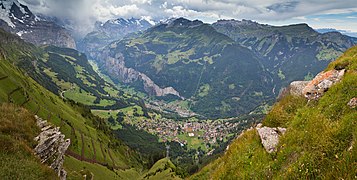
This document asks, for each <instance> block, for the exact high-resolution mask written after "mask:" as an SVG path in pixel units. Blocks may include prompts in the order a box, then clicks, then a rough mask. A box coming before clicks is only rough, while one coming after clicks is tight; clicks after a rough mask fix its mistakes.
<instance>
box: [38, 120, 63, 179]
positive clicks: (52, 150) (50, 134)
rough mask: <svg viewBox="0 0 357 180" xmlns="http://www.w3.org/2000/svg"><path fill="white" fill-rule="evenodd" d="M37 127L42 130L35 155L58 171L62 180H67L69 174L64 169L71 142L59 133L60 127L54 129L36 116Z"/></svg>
mask: <svg viewBox="0 0 357 180" xmlns="http://www.w3.org/2000/svg"><path fill="white" fill-rule="evenodd" d="M36 119H37V125H38V127H40V128H41V133H40V134H39V135H38V136H37V137H36V138H35V140H36V141H37V142H38V145H37V146H36V147H35V149H34V150H35V153H36V155H37V156H38V157H40V159H41V162H42V163H46V164H48V165H49V166H50V167H51V168H52V169H53V170H55V171H56V173H57V174H58V176H59V177H60V179H61V180H64V179H66V176H67V172H66V171H65V170H64V169H63V167H62V166H63V162H64V155H65V152H66V150H67V149H68V147H69V145H70V140H69V139H65V136H64V135H63V134H62V133H61V132H60V131H59V128H58V127H53V126H51V125H50V124H48V123H47V121H44V120H42V119H41V118H39V117H38V116H36Z"/></svg>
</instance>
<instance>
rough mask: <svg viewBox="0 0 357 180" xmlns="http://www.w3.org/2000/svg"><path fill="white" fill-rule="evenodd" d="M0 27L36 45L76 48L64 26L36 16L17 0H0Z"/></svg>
mask: <svg viewBox="0 0 357 180" xmlns="http://www.w3.org/2000/svg"><path fill="white" fill-rule="evenodd" d="M0 27H1V28H3V29H5V30H6V31H8V32H11V33H13V34H17V35H18V36H20V37H21V38H23V39H24V40H26V41H27V42H31V43H34V44H36V45H49V44H52V45H57V46H60V47H69V48H76V43H75V41H74V39H73V37H72V35H71V34H70V33H69V32H68V31H67V30H66V29H65V28H63V27H60V26H59V25H57V24H55V23H54V22H50V21H46V20H42V19H40V18H38V17H37V16H36V15H34V14H33V13H32V12H31V11H30V10H29V8H28V7H27V6H25V5H23V4H20V3H19V2H18V1H17V0H11V1H7V0H1V1H0Z"/></svg>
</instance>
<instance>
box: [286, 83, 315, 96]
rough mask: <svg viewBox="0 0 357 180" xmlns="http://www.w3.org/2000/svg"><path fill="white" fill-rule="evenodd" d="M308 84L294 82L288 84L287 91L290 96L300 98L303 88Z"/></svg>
mask: <svg viewBox="0 0 357 180" xmlns="http://www.w3.org/2000/svg"><path fill="white" fill-rule="evenodd" d="M309 83H310V81H294V82H292V83H290V86H289V87H288V88H289V91H290V94H292V95H295V96H301V95H302V91H303V90H304V88H305V87H306V86H307V85H308V84H309Z"/></svg>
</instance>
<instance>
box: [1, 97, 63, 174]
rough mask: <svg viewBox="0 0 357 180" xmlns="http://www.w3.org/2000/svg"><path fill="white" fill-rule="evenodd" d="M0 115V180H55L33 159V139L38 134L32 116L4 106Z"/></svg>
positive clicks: (48, 170) (15, 107) (21, 109)
mask: <svg viewBox="0 0 357 180" xmlns="http://www.w3.org/2000/svg"><path fill="white" fill-rule="evenodd" d="M0 112H1V113H0V143H1V146H0V159H1V161H0V175H1V179H43V180H45V179H58V178H57V174H56V173H55V172H54V171H53V170H52V169H50V168H49V167H47V166H45V165H43V164H41V162H40V160H39V159H38V158H35V157H34V156H33V154H34V151H33V150H32V149H33V148H34V146H35V145H36V143H35V141H34V140H33V139H34V138H35V137H36V136H37V135H38V134H39V133H40V129H39V128H38V127H37V126H36V119H35V117H34V116H33V114H32V113H30V112H28V111H27V110H26V109H24V108H21V107H18V106H15V105H13V104H7V103H4V104H1V105H0Z"/></svg>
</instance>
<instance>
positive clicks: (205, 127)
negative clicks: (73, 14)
mask: <svg viewBox="0 0 357 180" xmlns="http://www.w3.org/2000/svg"><path fill="white" fill-rule="evenodd" d="M136 126H137V127H138V129H142V130H145V131H147V132H149V133H151V134H155V135H157V136H158V137H159V138H160V139H162V140H163V141H165V142H166V141H176V142H179V143H180V144H181V145H185V144H187V136H188V138H195V137H197V138H198V139H201V140H202V141H203V142H204V143H206V144H208V143H209V144H214V143H217V141H224V140H225V138H226V137H227V136H229V135H230V134H235V133H237V131H238V128H239V126H240V122H235V121H231V120H215V121H212V120H205V121H174V120H172V119H166V118H162V119H156V120H153V119H143V120H142V121H141V122H140V123H137V124H136ZM179 135H183V136H179ZM179 137H186V138H179Z"/></svg>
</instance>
